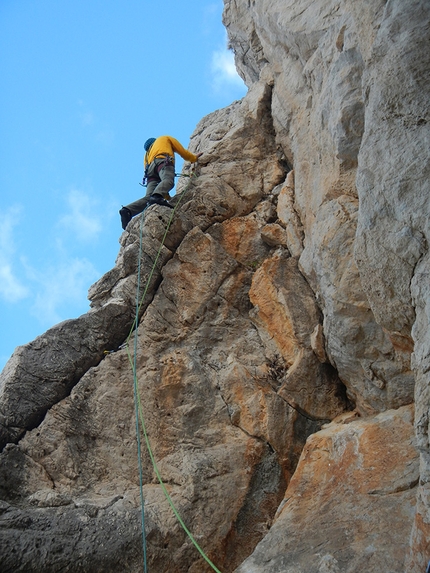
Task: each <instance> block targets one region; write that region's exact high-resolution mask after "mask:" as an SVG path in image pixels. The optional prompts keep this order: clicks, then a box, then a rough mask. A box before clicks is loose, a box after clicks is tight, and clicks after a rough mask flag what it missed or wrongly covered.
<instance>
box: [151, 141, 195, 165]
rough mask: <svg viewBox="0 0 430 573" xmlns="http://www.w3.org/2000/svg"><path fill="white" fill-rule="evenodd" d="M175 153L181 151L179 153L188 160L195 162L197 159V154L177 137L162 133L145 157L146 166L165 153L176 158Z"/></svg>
mask: <svg viewBox="0 0 430 573" xmlns="http://www.w3.org/2000/svg"><path fill="white" fill-rule="evenodd" d="M175 153H179V155H180V156H181V157H182V158H183V159H185V160H186V161H191V163H194V162H195V161H197V159H198V158H197V155H194V153H191V151H188V149H185V147H183V146H182V145H181V144H180V143H179V141H178V140H177V139H175V138H174V137H170V135H162V136H161V137H157V139H156V140H155V141H154V143H153V144H152V145H151V147H150V149H149V151H147V152H146V153H145V159H144V161H143V165H144V167H146V166H147V165H149V164H150V163H151V162H152V161H153V160H154V159H155V158H156V157H158V156H160V157H162V156H163V155H166V154H167V155H170V157H173V160H174V159H175Z"/></svg>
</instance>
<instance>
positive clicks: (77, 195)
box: [59, 189, 102, 242]
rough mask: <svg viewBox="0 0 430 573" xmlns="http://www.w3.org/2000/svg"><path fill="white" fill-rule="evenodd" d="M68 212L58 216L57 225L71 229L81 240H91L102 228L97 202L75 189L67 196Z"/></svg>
mask: <svg viewBox="0 0 430 573" xmlns="http://www.w3.org/2000/svg"><path fill="white" fill-rule="evenodd" d="M67 205H68V213H67V214H66V215H64V216H63V217H61V218H60V220H59V225H60V226H62V227H65V228H66V229H68V230H70V231H72V232H73V233H74V235H75V236H76V237H77V239H79V240H80V241H82V242H88V241H93V240H94V239H96V238H97V236H98V235H99V233H100V232H101V230H102V224H101V220H100V217H99V215H98V212H99V210H100V209H99V206H98V202H97V201H95V200H94V199H92V198H91V197H89V196H88V195H87V194H85V193H83V192H82V191H79V190H77V189H72V190H71V191H70V193H69V195H68V196H67Z"/></svg>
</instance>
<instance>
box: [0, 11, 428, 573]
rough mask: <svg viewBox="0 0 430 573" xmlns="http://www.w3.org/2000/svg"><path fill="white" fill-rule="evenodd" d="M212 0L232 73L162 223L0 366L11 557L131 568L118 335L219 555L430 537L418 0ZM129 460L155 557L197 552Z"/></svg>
mask: <svg viewBox="0 0 430 573" xmlns="http://www.w3.org/2000/svg"><path fill="white" fill-rule="evenodd" d="M224 4H225V10H224V21H225V25H226V28H227V31H228V34H229V41H230V45H231V47H232V49H233V50H234V52H235V58H236V65H237V69H238V71H239V73H240V74H241V75H242V77H243V78H244V80H245V82H246V83H247V85H248V88H249V92H248V94H247V95H246V97H245V98H243V100H241V101H239V102H234V103H233V104H232V105H231V106H229V107H227V108H225V109H222V110H218V111H216V112H214V113H212V114H210V115H209V116H207V117H205V118H203V119H202V121H201V122H200V123H199V124H198V126H197V127H196V129H195V132H194V134H193V136H192V140H191V146H190V147H191V148H192V149H193V150H194V151H196V152H200V151H202V152H203V162H202V165H201V166H200V167H199V170H198V173H197V176H193V177H191V178H189V179H185V178H184V179H183V180H182V181H181V183H180V184H179V185H178V194H177V196H176V197H175V199H174V200H173V203H177V204H178V207H177V210H175V212H174V216H173V219H172V222H171V224H170V223H169V220H170V215H171V211H170V210H168V209H166V208H165V207H161V206H152V207H150V208H149V209H147V211H146V212H145V213H144V215H143V220H142V219H141V217H137V218H136V219H134V220H133V221H132V222H131V223H130V225H129V226H128V227H127V230H126V231H125V232H124V233H123V235H122V236H121V239H120V244H121V246H120V251H119V255H118V258H117V261H116V263H115V266H114V268H113V269H112V270H111V271H110V272H108V273H107V274H106V275H105V276H103V277H102V278H101V279H100V280H99V281H98V282H97V283H96V284H95V285H93V287H92V288H91V289H90V293H89V296H90V300H91V306H92V308H91V310H90V312H88V313H87V314H85V315H83V316H81V317H79V318H78V319H75V320H71V321H66V322H64V323H61V324H60V325H57V326H56V327H54V328H52V329H50V330H49V331H48V332H46V333H45V334H44V335H42V336H40V337H38V338H37V339H36V340H35V341H33V342H31V343H30V344H28V345H26V346H24V347H21V348H19V349H17V350H16V352H15V353H14V355H13V356H12V358H11V359H10V361H9V362H8V364H7V365H6V367H5V369H4V371H3V372H2V373H1V375H0V444H1V448H2V453H1V454H0V458H1V463H0V499H1V501H0V547H1V551H0V564H1V570H2V571H5V572H12V571H14V572H15V571H25V572H26V573H31V572H34V573H36V572H39V571H42V570H43V571H45V572H46V573H49V572H57V571H70V572H82V573H83V572H85V573H90V572H91V573H92V572H95V571H103V572H109V571H112V572H118V571H127V572H133V573H134V572H137V571H142V538H141V510H140V494H139V468H138V463H137V442H136V434H135V405H134V398H133V372H132V369H131V366H130V360H134V343H132V342H131V341H132V340H133V341H134V336H136V337H137V338H136V348H137V352H136V357H135V360H136V380H137V384H138V390H139V394H140V400H141V402H140V407H141V410H142V416H143V418H144V421H145V428H146V432H147V435H148V438H149V441H150V443H151V447H152V451H153V455H154V458H155V460H156V463H157V466H158V469H159V472H160V474H161V476H162V479H163V482H164V484H165V487H166V489H167V491H168V493H169V495H170V497H171V499H172V500H173V502H174V504H175V506H176V507H177V509H178V512H179V514H180V515H181V517H182V518H183V520H184V522H185V523H186V525H187V527H188V528H189V529H190V530H191V531H192V533H193V535H194V537H195V539H196V540H198V543H199V545H200V546H201V548H202V549H203V550H204V552H205V553H206V555H207V556H208V558H209V559H210V560H212V561H213V563H215V565H216V567H217V568H218V569H219V570H221V571H222V572H223V573H227V572H233V571H237V573H251V572H252V573H263V572H264V573H286V572H291V573H292V572H294V573H298V572H301V571H303V572H305V571H306V572H307V571H318V572H321V573H328V572H334V573H335V572H341V571H342V572H350V573H354V572H357V573H358V572H359V571H360V572H361V571H363V570H366V571H369V572H375V573H380V572H381V571H390V572H392V573H395V572H399V573H401V572H405V571H407V572H408V573H418V572H419V571H423V570H424V569H425V566H426V564H427V561H428V560H429V559H430V502H429V496H430V489H429V485H428V484H429V483H430V446H429V410H430V392H429V387H430V385H429V382H430V380H429V365H428V362H429V356H430V349H429V345H430V337H429V320H430V311H429V280H428V277H429V253H428V241H429V233H430V227H429V210H430V207H429V201H428V196H429V174H430V173H429V172H430V165H429V139H430V138H429V127H428V119H429V117H428V116H429V111H428V101H429V91H430V90H429V87H430V86H429V84H430V80H429V74H428V72H429V51H428V45H429V35H430V32H429V29H430V26H429V22H430V6H429V3H428V2H427V1H424V0H417V1H415V0H414V1H413V2H410V3H404V2H401V1H400V0H393V1H391V0H390V1H388V2H385V1H383V0H380V1H374V2H368V1H367V0H360V1H357V0H354V1H353V0H347V1H344V2H339V1H338V0H337V1H336V0H318V1H316V2H315V1H314V2H310V1H308V0H300V1H289V0H288V1H287V2H286V1H285V0H282V1H281V0H259V2H255V1H254V0H231V1H228V0H225V2H224ZM168 225H170V226H169V230H168V233H167V235H165V230H166V228H167V226H168ZM138 278H139V284H140V289H141V290H140V296H139V297H138V298H139V300H140V301H141V306H140V310H139V325H138V328H137V329H136V332H135V333H133V320H134V316H135V305H136V289H137V287H138ZM144 286H147V289H145V292H143V291H144ZM143 294H144V297H143V298H142V295H143ZM129 334H131V339H130V342H129V344H128V345H124V342H125V341H126V340H127V337H128V335H129ZM106 351H112V352H106ZM142 480H143V497H144V500H145V531H146V542H147V553H148V567H149V571H154V572H156V573H164V572H166V573H167V572H169V573H172V572H178V573H179V572H185V571H187V572H190V573H197V572H202V571H211V570H212V568H211V567H210V565H209V564H208V563H207V562H206V561H205V560H204V559H203V558H202V557H201V555H200V554H199V552H198V551H196V548H195V547H194V546H193V544H192V543H191V541H190V540H189V538H188V537H187V536H186V534H185V532H184V530H183V529H182V527H181V526H180V525H179V523H178V521H177V519H176V518H175V516H174V515H173V513H172V511H171V508H170V507H169V505H168V502H167V500H166V497H165V495H164V493H163V488H162V487H161V486H160V484H159V482H158V480H157V477H156V475H155V471H154V468H153V465H152V462H151V459H150V456H149V454H148V453H147V452H146V451H145V450H144V451H143V453H142Z"/></svg>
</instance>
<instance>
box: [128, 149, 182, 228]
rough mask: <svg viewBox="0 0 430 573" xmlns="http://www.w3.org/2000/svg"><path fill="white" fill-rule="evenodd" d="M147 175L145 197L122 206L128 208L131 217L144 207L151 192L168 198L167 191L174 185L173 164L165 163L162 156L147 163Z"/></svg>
mask: <svg viewBox="0 0 430 573" xmlns="http://www.w3.org/2000/svg"><path fill="white" fill-rule="evenodd" d="M163 164H164V165H163ZM147 177H148V179H149V182H148V185H147V186H146V194H145V197H142V198H141V199H138V200H137V201H134V202H133V203H130V205H124V207H126V208H127V209H129V210H130V212H131V215H132V217H134V216H135V215H138V214H139V213H141V212H142V211H143V210H144V209H145V207H146V205H147V203H148V201H149V198H150V197H151V195H152V194H153V193H158V194H159V195H161V196H162V197H164V199H167V200H168V199H170V195H169V191H170V190H171V189H173V187H174V186H175V166H174V164H173V165H172V164H168V165H166V159H165V158H164V157H157V158H156V159H154V161H152V163H151V164H150V165H149V168H148V171H147Z"/></svg>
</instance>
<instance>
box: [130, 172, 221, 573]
mask: <svg viewBox="0 0 430 573" xmlns="http://www.w3.org/2000/svg"><path fill="white" fill-rule="evenodd" d="M187 177H190V181H189V183H188V185H187V186H186V188H185V189H184V191H183V192H182V193H181V194H180V196H179V200H178V202H177V203H176V205H175V206H174V208H173V209H172V211H171V215H170V218H169V221H168V223H167V226H166V230H165V232H164V235H163V238H162V240H161V244H160V247H159V249H158V252H157V255H156V257H155V260H154V263H153V265H152V268H151V271H150V273H149V275H148V278H147V281H146V284H145V288H144V289H143V293H142V296H141V298H140V301H139V292H140V277H141V262H142V242H143V241H142V236H143V232H142V230H143V220H144V213H142V214H141V221H140V243H139V259H138V273H137V290H136V312H135V318H134V321H133V324H132V326H131V329H130V333H129V335H128V337H127V340H126V342H125V343H124V345H125V347H126V349H127V356H128V359H129V362H130V365H131V368H132V371H133V387H134V401H135V415H136V434H137V446H138V463H139V479H140V492H141V494H140V495H141V506H142V508H141V510H142V537H143V555H144V572H145V573H146V572H147V569H146V537H145V514H144V498H143V477H142V476H143V469H142V456H141V445H140V431H139V419H140V425H141V427H142V432H143V436H144V439H145V444H146V448H147V450H148V454H149V457H150V459H151V463H152V467H153V469H154V472H155V474H156V476H157V479H158V481H159V483H160V486H161V489H162V491H163V493H164V495H165V497H166V499H167V501H168V503H169V505H170V507H171V509H172V511H173V513H174V515H175V517H176V519H177V520H178V522H179V524H180V525H181V527H182V529H183V530H184V531H185V533H186V534H187V536H188V538H189V539H190V540H191V542H192V543H193V545H194V546H195V548H196V549H197V551H198V552H199V553H200V555H201V556H202V557H203V559H204V560H205V561H206V562H207V563H208V564H209V565H210V567H212V569H213V570H214V571H215V572H216V573H221V571H220V570H219V569H218V568H217V567H216V566H215V565H214V564H213V563H212V561H211V560H210V559H209V557H208V556H207V555H206V554H205V552H204V551H203V549H202V548H201V547H200V545H199V544H198V543H197V541H196V540H195V539H194V537H193V535H192V533H191V532H190V530H189V529H188V528H187V526H186V525H185V523H184V521H183V520H182V518H181V516H180V515H179V512H178V510H177V509H176V507H175V504H174V503H173V500H172V498H171V497H170V494H169V492H168V491H167V488H166V486H165V484H164V482H163V479H162V477H161V474H160V471H159V469H158V466H157V462H156V461H155V457H154V454H153V451H152V448H151V444H150V442H149V437H148V434H147V431H146V425H145V419H144V416H143V408H142V401H141V397H140V392H139V385H138V380H137V367H136V359H137V326H138V324H139V314H140V309H141V308H142V305H143V302H144V300H145V297H146V294H147V292H148V289H149V285H150V282H151V279H152V277H153V274H154V272H155V268H156V266H157V262H158V259H159V257H160V255H161V251H162V248H163V246H164V242H165V240H166V237H167V234H168V232H169V229H170V226H171V223H172V220H173V217H174V215H175V212H176V210H177V209H178V207H179V205H180V203H181V201H182V199H183V197H184V195H185V193H186V191H188V188H189V187H190V185H191V183H192V179H193V178H195V177H197V173H196V171H193V172H192V173H191V174H190V175H187ZM133 331H134V356H133V357H132V356H131V354H130V348H129V341H130V338H131V336H132V334H133ZM124 345H123V346H124Z"/></svg>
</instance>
